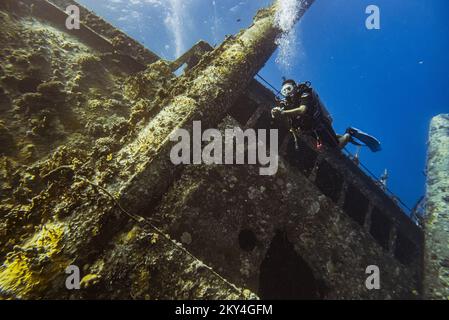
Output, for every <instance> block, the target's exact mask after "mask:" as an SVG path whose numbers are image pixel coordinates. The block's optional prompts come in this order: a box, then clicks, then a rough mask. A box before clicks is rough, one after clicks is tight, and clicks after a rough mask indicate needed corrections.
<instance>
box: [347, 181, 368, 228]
mask: <svg viewBox="0 0 449 320" xmlns="http://www.w3.org/2000/svg"><path fill="white" fill-rule="evenodd" d="M368 205H369V201H368V199H367V198H366V197H365V196H364V195H363V193H362V192H360V190H359V188H357V187H356V186H354V185H353V184H350V185H349V186H348V189H347V191H346V196H345V202H344V205H343V210H344V211H345V212H346V214H347V215H348V216H350V217H351V218H352V219H354V221H356V222H357V223H358V224H360V225H361V226H363V224H364V223H365V216H366V212H367V211H368Z"/></svg>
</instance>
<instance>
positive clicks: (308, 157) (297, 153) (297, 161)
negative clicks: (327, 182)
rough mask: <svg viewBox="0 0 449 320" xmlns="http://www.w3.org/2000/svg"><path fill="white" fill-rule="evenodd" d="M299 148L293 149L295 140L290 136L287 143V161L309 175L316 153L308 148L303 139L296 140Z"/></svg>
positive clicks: (314, 162) (313, 166)
mask: <svg viewBox="0 0 449 320" xmlns="http://www.w3.org/2000/svg"><path fill="white" fill-rule="evenodd" d="M298 147H299V149H298V150H296V149H295V142H294V140H293V138H292V137H291V136H290V137H289V139H288V144H287V161H288V162H289V163H290V164H291V165H293V166H294V167H296V168H298V169H299V170H300V171H302V172H303V173H304V175H306V176H309V175H310V174H311V173H312V170H313V168H315V164H316V159H317V157H318V154H317V153H316V152H315V151H314V150H313V149H312V148H310V147H309V146H308V145H307V144H306V143H305V142H304V141H303V140H299V141H298Z"/></svg>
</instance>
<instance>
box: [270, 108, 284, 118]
mask: <svg viewBox="0 0 449 320" xmlns="http://www.w3.org/2000/svg"><path fill="white" fill-rule="evenodd" d="M283 111H284V110H283V109H282V108H279V107H275V108H273V109H271V117H272V118H273V119H276V118H279V117H280V116H282V114H283Z"/></svg>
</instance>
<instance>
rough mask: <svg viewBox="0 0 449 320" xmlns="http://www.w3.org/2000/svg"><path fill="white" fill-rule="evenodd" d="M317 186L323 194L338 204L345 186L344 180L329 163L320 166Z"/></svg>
mask: <svg viewBox="0 0 449 320" xmlns="http://www.w3.org/2000/svg"><path fill="white" fill-rule="evenodd" d="M315 184H316V186H317V187H318V189H320V190H321V192H322V193H324V194H325V195H326V196H328V197H329V198H331V199H332V201H334V202H337V201H338V198H339V197H340V193H341V188H342V186H343V178H342V176H341V174H340V173H339V172H338V171H336V170H335V169H334V168H332V166H331V165H330V164H329V163H328V162H326V161H322V162H321V163H320V164H319V165H318V172H317V175H316V179H315Z"/></svg>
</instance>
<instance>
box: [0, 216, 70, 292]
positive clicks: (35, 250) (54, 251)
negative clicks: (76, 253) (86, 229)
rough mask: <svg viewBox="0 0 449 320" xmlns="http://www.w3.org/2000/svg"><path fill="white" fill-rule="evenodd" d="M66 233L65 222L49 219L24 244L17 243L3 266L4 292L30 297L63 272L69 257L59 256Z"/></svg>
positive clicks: (1, 283) (0, 285) (0, 287)
mask: <svg viewBox="0 0 449 320" xmlns="http://www.w3.org/2000/svg"><path fill="white" fill-rule="evenodd" d="M63 236H64V227H63V225H62V224H56V223H47V224H46V225H44V226H43V227H42V229H41V230H40V231H39V232H37V233H36V234H35V235H34V236H33V237H32V238H31V239H29V240H28V241H26V242H25V244H24V245H23V246H22V247H15V248H14V251H13V252H11V253H9V254H8V256H7V259H6V261H5V263H4V264H3V265H2V266H1V267H0V296H1V295H4V296H6V297H11V298H19V299H21V298H29V297H31V294H32V292H35V293H37V292H39V291H40V289H44V288H45V285H46V283H48V280H50V279H51V278H53V277H54V276H55V275H57V274H58V273H59V272H63V271H64V268H65V266H66V265H67V261H66V260H65V259H62V258H61V257H58V255H59V254H60V252H61V249H62V245H61V242H62V241H61V240H62V238H63Z"/></svg>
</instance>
